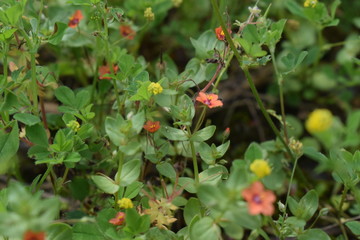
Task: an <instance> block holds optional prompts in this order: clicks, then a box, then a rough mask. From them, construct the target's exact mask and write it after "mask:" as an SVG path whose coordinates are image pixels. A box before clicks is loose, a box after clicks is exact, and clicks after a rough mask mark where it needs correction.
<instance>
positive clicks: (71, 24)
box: [68, 10, 84, 28]
mask: <svg viewBox="0 0 360 240" xmlns="http://www.w3.org/2000/svg"><path fill="white" fill-rule="evenodd" d="M83 18H84V16H83V15H82V13H81V11H80V10H76V12H75V13H74V15H72V16H71V17H70V19H69V23H68V26H69V27H71V28H75V27H76V26H77V25H78V24H79V22H80V21H81V19H83Z"/></svg>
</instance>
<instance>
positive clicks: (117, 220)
mask: <svg viewBox="0 0 360 240" xmlns="http://www.w3.org/2000/svg"><path fill="white" fill-rule="evenodd" d="M125 215H126V214H125V213H124V212H118V213H117V214H116V216H115V217H114V218H112V219H110V220H109V223H111V224H113V225H115V226H120V225H123V223H124V222H125Z"/></svg>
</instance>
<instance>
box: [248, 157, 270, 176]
mask: <svg viewBox="0 0 360 240" xmlns="http://www.w3.org/2000/svg"><path fill="white" fill-rule="evenodd" d="M250 170H251V171H252V172H253V173H255V175H256V176H257V177H258V178H263V177H265V176H267V175H269V174H270V173H271V167H270V166H269V163H268V162H267V161H265V160H264V159H255V160H254V161H253V162H252V163H251V164H250Z"/></svg>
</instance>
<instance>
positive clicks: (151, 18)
mask: <svg viewBox="0 0 360 240" xmlns="http://www.w3.org/2000/svg"><path fill="white" fill-rule="evenodd" d="M144 17H145V18H146V20H148V21H154V19H155V14H154V13H153V11H152V8H151V7H148V8H146V9H145V11H144Z"/></svg>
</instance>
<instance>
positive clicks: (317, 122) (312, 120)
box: [305, 109, 333, 133]
mask: <svg viewBox="0 0 360 240" xmlns="http://www.w3.org/2000/svg"><path fill="white" fill-rule="evenodd" d="M332 122H333V115H332V113H331V112H330V111H329V110H327V109H315V110H314V111H313V112H312V113H310V115H309V116H308V119H307V120H306V123H305V127H306V130H307V131H308V132H309V133H318V132H323V131H325V130H327V129H329V128H330V127H331V125H332Z"/></svg>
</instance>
